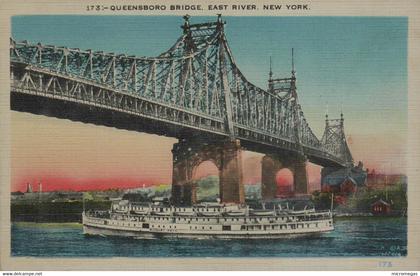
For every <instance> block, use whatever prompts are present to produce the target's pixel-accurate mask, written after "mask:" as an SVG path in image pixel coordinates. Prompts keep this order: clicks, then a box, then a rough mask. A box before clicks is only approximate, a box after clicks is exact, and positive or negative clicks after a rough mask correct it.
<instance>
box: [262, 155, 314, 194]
mask: <svg viewBox="0 0 420 276" xmlns="http://www.w3.org/2000/svg"><path fill="white" fill-rule="evenodd" d="M306 163H307V159H306V157H305V156H303V155H299V154H296V155H290V154H287V155H284V156H281V155H272V154H270V155H265V156H264V157H263V159H262V166H261V167H262V168H261V169H262V175H261V196H262V199H263V200H270V199H273V198H275V197H276V194H277V179H276V176H277V173H278V172H279V171H280V170H281V169H285V168H287V169H289V170H290V171H291V172H292V174H293V190H294V192H295V193H297V194H306V193H308V175H307V171H306Z"/></svg>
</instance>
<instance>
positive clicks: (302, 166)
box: [261, 49, 308, 200]
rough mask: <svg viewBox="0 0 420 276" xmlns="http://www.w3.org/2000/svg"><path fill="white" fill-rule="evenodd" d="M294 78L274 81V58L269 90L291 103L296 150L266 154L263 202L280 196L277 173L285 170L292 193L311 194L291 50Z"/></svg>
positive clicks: (263, 171) (262, 177) (262, 176)
mask: <svg viewBox="0 0 420 276" xmlns="http://www.w3.org/2000/svg"><path fill="white" fill-rule="evenodd" d="M291 73H292V75H291V77H290V78H284V79H273V72H272V65H271V58H270V73H269V80H268V91H270V92H271V93H273V94H275V95H277V96H279V97H282V98H284V99H288V100H290V101H291V107H290V114H292V122H293V131H294V132H293V134H292V137H293V139H294V141H295V145H296V146H295V148H294V150H292V151H282V152H281V153H280V152H279V153H272V154H267V155H265V156H264V157H263V159H262V166H261V169H262V173H261V196H262V198H263V200H270V199H273V198H275V197H276V194H277V179H276V176H277V173H278V172H279V171H280V170H281V169H284V168H287V169H290V171H291V172H292V174H293V190H294V192H295V193H297V194H306V193H307V192H308V176H307V171H306V163H307V157H306V156H305V154H304V151H303V147H302V141H301V137H302V133H301V118H302V117H303V113H302V112H301V109H300V106H299V104H298V95H297V89H296V71H295V66H294V56H293V49H292V72H291Z"/></svg>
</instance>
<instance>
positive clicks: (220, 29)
mask: <svg viewBox="0 0 420 276" xmlns="http://www.w3.org/2000/svg"><path fill="white" fill-rule="evenodd" d="M224 26H225V22H223V21H222V19H221V17H220V16H219V18H218V20H217V21H216V22H210V23H202V24H190V22H189V18H188V17H185V22H184V25H183V26H182V28H183V34H182V35H181V37H180V38H179V39H178V40H177V41H176V42H175V44H174V45H173V46H172V47H171V48H170V49H169V50H167V51H166V52H164V53H162V54H160V55H159V56H157V57H136V56H127V55H124V54H114V53H105V52H101V51H93V50H80V49H74V48H67V47H57V46H51V45H42V44H40V43H39V44H30V43H28V42H27V41H23V42H16V41H15V40H13V39H11V40H10V58H11V91H12V93H23V94H25V93H26V94H32V95H38V96H42V97H50V98H55V99H62V100H65V101H70V102H76V103H80V104H87V105H94V106H96V107H101V108H105V109H110V110H115V111H119V112H125V113H129V114H133V115H136V116H142V117H146V118H150V119H153V120H157V121H163V122H167V123H170V124H173V125H178V126H182V127H186V128H191V129H195V130H198V131H202V132H208V133H214V134H218V135H223V136H227V137H231V138H236V139H240V140H243V141H248V142H249V143H260V144H266V145H268V146H272V147H277V148H281V149H286V150H292V151H297V152H303V153H304V154H305V155H308V156H309V157H311V156H313V157H315V158H316V159H318V160H320V159H327V160H329V161H330V162H332V163H334V164H337V165H339V166H349V165H351V164H352V163H353V160H352V157H351V153H350V151H349V149H348V146H347V143H346V139H345V135H344V126H343V123H342V122H343V120H341V121H340V122H341V123H340V124H330V125H328V124H327V127H326V129H325V133H324V136H323V138H322V139H321V140H319V139H318V138H317V137H316V135H315V134H314V133H313V131H312V130H311V128H310V126H309V124H308V123H307V121H306V119H305V117H304V113H303V110H302V108H301V106H300V104H299V103H298V95H297V92H296V77H295V75H294V71H292V76H291V77H290V78H284V79H272V78H271V77H270V80H269V87H268V89H267V90H264V89H261V88H259V87H257V86H256V85H253V84H252V83H250V82H249V81H248V80H247V79H246V77H245V76H244V74H243V73H242V72H241V71H240V69H239V68H238V66H237V65H236V63H235V60H234V57H233V54H232V51H231V49H230V47H229V45H228V41H227V39H226V36H225V33H224Z"/></svg>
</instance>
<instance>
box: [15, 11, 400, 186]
mask: <svg viewBox="0 0 420 276" xmlns="http://www.w3.org/2000/svg"><path fill="white" fill-rule="evenodd" d="M214 19H215V18H208V17H193V18H192V22H193V23H195V22H201V21H208V20H214ZM225 20H226V21H227V25H226V28H225V30H226V35H227V38H228V41H229V45H230V47H231V48H232V51H233V55H234V56H235V60H236V62H237V64H238V66H239V68H241V71H242V72H243V73H244V74H245V76H247V78H248V80H250V81H251V82H252V83H254V84H256V85H259V86H260V87H262V88H266V87H267V77H268V67H269V57H270V56H271V57H272V60H273V68H274V74H275V76H288V75H289V74H290V67H291V60H290V52H291V48H294V50H295V64H296V70H297V78H298V95H299V101H300V103H301V105H302V108H303V110H304V112H305V117H306V118H307V120H308V121H309V124H310V126H311V128H312V129H313V131H314V132H315V134H316V135H317V136H318V137H319V138H320V137H321V135H322V132H323V130H324V124H325V122H324V118H325V112H326V111H327V106H328V113H329V116H330V117H339V114H340V111H341V110H343V113H344V117H345V130H346V135H347V138H348V141H349V145H350V148H351V151H352V153H353V157H354V159H355V161H359V160H362V161H363V162H364V164H365V166H366V167H368V168H375V169H376V170H379V171H387V172H393V173H405V169H404V168H405V165H406V162H405V153H406V139H407V18H399V17H389V18H388V17H299V18H297V17H225ZM182 22H183V20H182V18H180V17H172V16H167V17H158V16H147V17H145V16H115V17H111V16H19V17H13V19H12V22H11V23H12V37H13V38H14V39H16V40H28V41H30V42H34V43H37V42H41V43H43V44H52V45H57V46H68V47H74V48H80V49H94V50H102V51H105V52H114V53H117V54H118V53H126V54H129V55H132V54H134V55H137V56H156V55H158V54H160V53H161V52H164V51H165V50H166V49H167V48H169V47H170V46H171V45H172V44H173V43H174V41H175V40H176V39H177V38H178V37H179V36H180V35H181V29H180V28H179V26H180V25H181V24H182ZM11 117H12V190H24V189H25V185H26V182H28V181H29V182H31V183H35V182H36V183H37V182H38V181H41V182H42V183H43V187H44V190H54V189H69V188H71V189H74V190H80V189H96V188H110V187H138V186H142V185H143V184H146V185H151V184H159V183H170V182H171V167H172V155H171V149H172V145H173V143H175V142H176V140H175V139H172V138H167V137H160V136H156V135H150V134H144V133H138V132H129V131H124V130H117V129H114V128H108V127H102V126H95V125H90V124H83V123H78V122H71V121H69V120H61V119H56V118H49V117H45V116H36V115H32V114H27V113H19V112H12V116H11ZM261 157H262V155H260V154H256V153H251V152H244V156H243V160H244V162H243V163H244V164H243V166H244V178H245V183H257V182H259V181H260V175H261V168H260V161H261ZM215 171H216V170H215V168H214V167H212V166H211V165H208V164H204V165H202V166H200V168H199V170H198V172H197V175H196V177H197V178H199V177H201V176H204V175H207V174H213V173H215ZM309 176H310V181H311V182H313V183H317V182H319V167H317V166H313V165H311V166H309Z"/></svg>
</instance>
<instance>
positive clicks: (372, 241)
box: [11, 217, 407, 257]
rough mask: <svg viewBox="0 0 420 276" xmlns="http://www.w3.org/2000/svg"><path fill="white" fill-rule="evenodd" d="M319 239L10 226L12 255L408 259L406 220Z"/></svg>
mask: <svg viewBox="0 0 420 276" xmlns="http://www.w3.org/2000/svg"><path fill="white" fill-rule="evenodd" d="M334 225H335V230H334V231H333V232H330V233H326V234H323V235H321V236H319V237H310V238H308V237H307V238H304V237H297V238H284V239H278V240H230V241H226V240H187V239H172V240H168V239H156V240H140V239H133V238H111V237H92V236H84V235H83V231H82V226H81V224H77V223H26V222H17V223H13V224H12V227H11V228H12V229H11V231H12V232H11V235H12V241H11V248H12V252H11V254H12V256H37V257H327V256H341V257H356V256H358V257H362V256H405V255H407V219H406V218H379V217H369V218H346V219H337V220H336V221H335V222H334Z"/></svg>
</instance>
